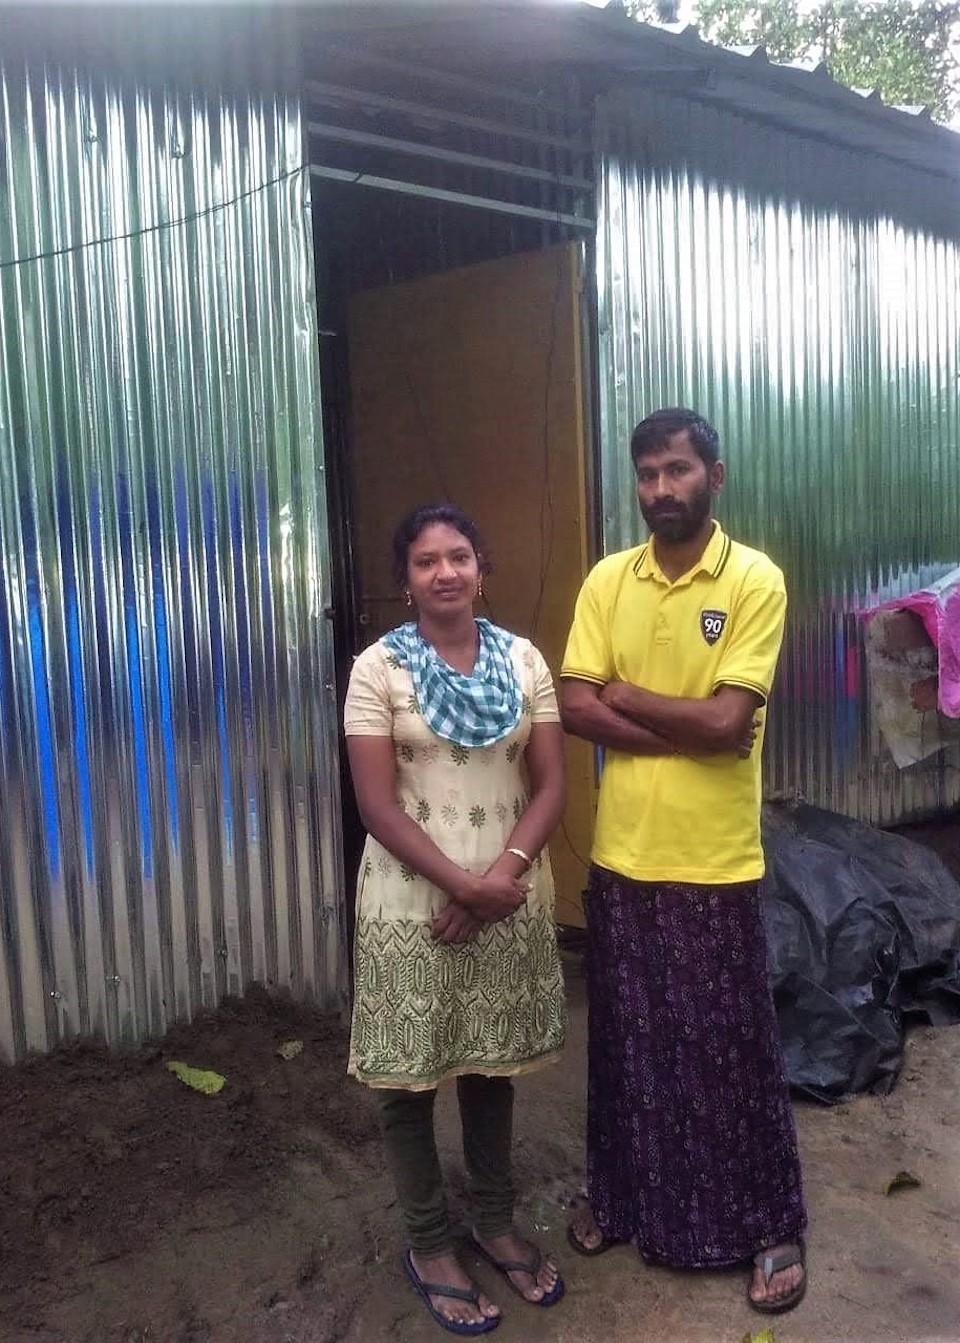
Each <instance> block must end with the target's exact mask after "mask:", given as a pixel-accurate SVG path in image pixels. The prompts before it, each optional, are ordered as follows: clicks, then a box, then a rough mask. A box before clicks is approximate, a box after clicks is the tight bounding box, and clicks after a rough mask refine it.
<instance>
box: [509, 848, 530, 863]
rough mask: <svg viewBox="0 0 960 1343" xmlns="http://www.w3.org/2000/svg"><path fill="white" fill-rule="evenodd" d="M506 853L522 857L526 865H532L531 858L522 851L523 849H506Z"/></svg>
mask: <svg viewBox="0 0 960 1343" xmlns="http://www.w3.org/2000/svg"><path fill="white" fill-rule="evenodd" d="M507 853H512V854H513V855H514V857H515V858H522V859H523V861H524V862H525V863H526V865H527V867H533V859H532V858H531V857H530V855H529V853H524V851H523V849H507Z"/></svg>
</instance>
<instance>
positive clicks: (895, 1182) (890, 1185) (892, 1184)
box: [884, 1170, 923, 1197]
mask: <svg viewBox="0 0 960 1343" xmlns="http://www.w3.org/2000/svg"><path fill="white" fill-rule="evenodd" d="M922 1184H923V1181H922V1180H921V1179H919V1177H918V1176H916V1175H911V1173H910V1172H909V1171H908V1170H898V1171H897V1173H896V1175H894V1177H893V1179H892V1180H888V1181H887V1187H886V1189H885V1190H884V1193H885V1194H886V1195H887V1197H889V1196H890V1195H891V1194H895V1193H897V1191H898V1190H900V1189H919V1188H920V1186H921V1185H922Z"/></svg>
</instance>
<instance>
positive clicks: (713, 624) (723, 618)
mask: <svg viewBox="0 0 960 1343" xmlns="http://www.w3.org/2000/svg"><path fill="white" fill-rule="evenodd" d="M726 623H727V613H726V611H701V612H700V633H701V634H702V635H703V637H704V638H705V639H706V641H707V643H708V644H710V645H711V646H712V645H713V644H715V643H716V642H717V640H718V639H719V638H720V635H721V634H722V633H723V627H724V625H725V624H726Z"/></svg>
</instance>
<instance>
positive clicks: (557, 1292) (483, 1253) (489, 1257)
mask: <svg viewBox="0 0 960 1343" xmlns="http://www.w3.org/2000/svg"><path fill="white" fill-rule="evenodd" d="M470 1242H471V1244H472V1246H473V1249H474V1250H475V1251H476V1252H477V1254H478V1255H479V1256H480V1258H481V1259H486V1261H487V1263H488V1264H490V1265H491V1267H493V1268H495V1269H496V1270H497V1272H498V1273H502V1274H503V1276H504V1279H505V1280H506V1283H507V1286H508V1287H510V1288H511V1289H512V1290H513V1291H514V1292H516V1294H517V1296H519V1298H520V1300H521V1301H526V1303H527V1305H528V1306H555V1305H556V1304H557V1302H558V1301H559V1300H560V1298H561V1297H562V1296H563V1293H564V1290H565V1288H564V1285H563V1278H561V1277H560V1275H559V1273H558V1274H557V1280H556V1282H555V1283H554V1284H553V1286H552V1287H551V1288H550V1290H549V1292H544V1294H543V1296H541V1298H540V1300H539V1301H531V1300H530V1298H529V1297H528V1296H524V1294H523V1292H522V1291H521V1290H520V1288H519V1287H518V1286H517V1284H516V1283H515V1282H514V1280H513V1279H512V1278H511V1277H510V1274H511V1273H526V1274H528V1275H529V1276H530V1277H531V1278H533V1280H534V1282H536V1280H537V1274H538V1273H539V1272H540V1265H541V1264H542V1263H543V1255H542V1254H541V1253H540V1251H539V1250H538V1249H537V1247H536V1245H531V1246H530V1248H531V1250H532V1251H533V1255H532V1257H531V1258H530V1259H527V1260H526V1261H524V1260H523V1259H498V1258H497V1257H496V1255H493V1254H491V1253H490V1251H489V1250H485V1249H484V1248H483V1246H482V1245H481V1244H480V1242H479V1241H478V1240H477V1238H476V1236H471V1237H470Z"/></svg>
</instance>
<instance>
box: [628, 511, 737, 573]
mask: <svg viewBox="0 0 960 1343" xmlns="http://www.w3.org/2000/svg"><path fill="white" fill-rule="evenodd" d="M730 545H731V542H730V538H729V536H727V534H726V532H725V531H724V530H723V528H722V527H721V526H720V524H719V522H717V520H716V518H714V520H713V532H712V533H711V536H710V540H709V541H708V542H707V545H706V548H705V550H704V552H703V554H702V555H701V556H700V558H699V560H697V562H696V564H695V565H694V566H693V568H692V569H689V570H688V571H687V573H685V574H681V576H680V577H679V578H678V579H677V580H676V581H677V583H689V582H691V580H692V579H693V578H694V576H695V575H696V574H700V573H704V574H709V575H710V577H711V578H719V577H720V575H721V574H722V573H723V570H724V568H725V567H726V563H727V560H728V559H729V556H730ZM633 572H634V573H635V574H636V576H637V577H638V578H652V579H655V580H656V582H658V583H666V584H668V585H669V584H670V580H669V578H667V576H666V574H665V573H664V572H663V570H662V569H661V568H660V565H659V564H658V563H657V557H656V555H655V553H654V545H653V538H652V537H651V538H650V540H649V541H648V542H647V543H646V545H643V546H641V547H640V553H639V554H638V555H637V558H636V560H635V561H634V564H633Z"/></svg>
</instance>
